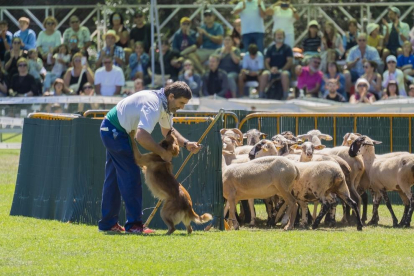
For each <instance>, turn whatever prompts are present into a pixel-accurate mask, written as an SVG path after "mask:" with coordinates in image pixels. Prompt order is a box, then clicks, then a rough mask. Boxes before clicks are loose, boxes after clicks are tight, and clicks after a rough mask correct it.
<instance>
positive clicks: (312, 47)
mask: <svg viewBox="0 0 414 276" xmlns="http://www.w3.org/2000/svg"><path fill="white" fill-rule="evenodd" d="M318 32H319V24H318V21H316V20H311V21H310V22H309V24H308V36H307V37H305V39H304V40H303V41H302V48H303V54H304V55H305V56H308V57H309V56H313V55H319V52H318V49H319V47H321V43H322V40H321V38H320V36H319V33H318Z"/></svg>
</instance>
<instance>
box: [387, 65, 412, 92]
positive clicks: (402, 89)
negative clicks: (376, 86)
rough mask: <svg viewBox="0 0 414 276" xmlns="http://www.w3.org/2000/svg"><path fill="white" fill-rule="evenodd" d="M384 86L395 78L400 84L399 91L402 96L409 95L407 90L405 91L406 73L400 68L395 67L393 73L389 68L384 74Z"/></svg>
mask: <svg viewBox="0 0 414 276" xmlns="http://www.w3.org/2000/svg"><path fill="white" fill-rule="evenodd" d="M382 79H383V81H382V87H387V85H388V82H389V81H390V80H394V81H396V82H397V84H398V92H399V94H400V96H407V92H406V91H405V84H404V82H405V79H404V73H403V71H401V70H400V69H395V71H394V73H391V74H390V72H389V71H388V70H387V71H385V72H384V73H383V74H382Z"/></svg>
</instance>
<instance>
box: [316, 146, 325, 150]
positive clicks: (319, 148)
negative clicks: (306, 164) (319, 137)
mask: <svg viewBox="0 0 414 276" xmlns="http://www.w3.org/2000/svg"><path fill="white" fill-rule="evenodd" d="M324 148H326V146H325V145H317V146H315V149H317V150H322V149H324Z"/></svg>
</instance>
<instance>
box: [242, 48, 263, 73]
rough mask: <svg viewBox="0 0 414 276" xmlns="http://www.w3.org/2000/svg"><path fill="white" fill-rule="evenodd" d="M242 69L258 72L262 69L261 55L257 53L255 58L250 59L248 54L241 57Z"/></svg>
mask: <svg viewBox="0 0 414 276" xmlns="http://www.w3.org/2000/svg"><path fill="white" fill-rule="evenodd" d="M243 69H247V70H250V71H254V72H256V71H260V70H263V69H264V58H263V55H262V53H260V52H257V54H256V57H255V58H254V59H252V58H251V57H250V54H249V53H248V52H247V53H246V55H245V56H244V57H243Z"/></svg>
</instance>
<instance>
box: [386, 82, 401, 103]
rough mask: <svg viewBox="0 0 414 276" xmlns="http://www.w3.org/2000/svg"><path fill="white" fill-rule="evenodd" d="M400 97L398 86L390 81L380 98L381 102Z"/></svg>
mask: <svg viewBox="0 0 414 276" xmlns="http://www.w3.org/2000/svg"><path fill="white" fill-rule="evenodd" d="M399 95H400V93H399V92H398V85H397V82H396V81H395V80H390V81H389V82H388V85H387V89H386V90H385V93H384V95H383V96H382V100H387V99H391V98H396V97H398V96H399Z"/></svg>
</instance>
